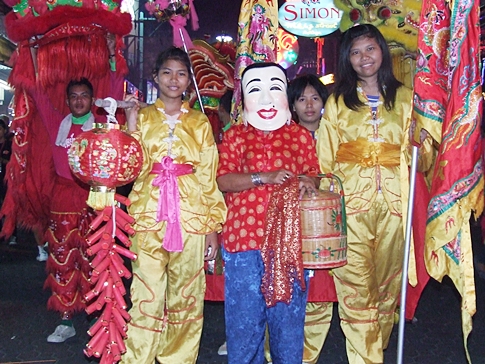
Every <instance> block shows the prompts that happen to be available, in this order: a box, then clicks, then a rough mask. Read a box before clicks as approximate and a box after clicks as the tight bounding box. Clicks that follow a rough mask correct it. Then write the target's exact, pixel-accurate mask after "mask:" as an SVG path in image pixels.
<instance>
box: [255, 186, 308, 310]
mask: <svg viewBox="0 0 485 364" xmlns="http://www.w3.org/2000/svg"><path fill="white" fill-rule="evenodd" d="M298 186H299V181H298V178H297V177H293V178H290V179H288V180H287V181H286V182H284V183H283V184H281V185H275V188H274V190H273V193H272V195H271V197H270V201H269V204H268V210H267V218H266V227H265V231H264V241H263V245H262V247H261V256H262V259H263V263H264V274H263V279H262V284H261V291H262V292H263V295H264V299H265V301H266V306H267V307H272V306H274V305H276V303H278V302H284V303H287V304H288V303H290V302H291V299H292V295H293V284H294V282H295V279H296V280H298V282H299V284H300V287H301V288H302V290H305V289H306V287H305V279H304V276H303V272H304V270H303V256H302V253H301V249H302V247H301V224H300V203H299V188H298Z"/></svg>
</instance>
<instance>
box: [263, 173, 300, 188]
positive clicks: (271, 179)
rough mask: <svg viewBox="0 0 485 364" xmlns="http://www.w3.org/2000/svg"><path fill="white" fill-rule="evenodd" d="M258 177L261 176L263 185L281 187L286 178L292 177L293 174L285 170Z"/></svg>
mask: <svg viewBox="0 0 485 364" xmlns="http://www.w3.org/2000/svg"><path fill="white" fill-rule="evenodd" d="M260 175H261V180H262V181H263V183H264V184H272V185H281V184H282V183H283V182H285V181H286V180H287V179H288V178H291V177H293V176H294V174H293V173H292V172H291V171H288V170H286V169H280V170H278V171H273V172H263V173H260Z"/></svg>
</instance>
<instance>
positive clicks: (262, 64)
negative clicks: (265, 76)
mask: <svg viewBox="0 0 485 364" xmlns="http://www.w3.org/2000/svg"><path fill="white" fill-rule="evenodd" d="M265 67H278V68H279V69H280V70H281V71H283V74H284V75H285V81H286V84H288V76H287V74H286V70H285V69H284V68H283V67H281V66H280V65H279V64H278V63H274V62H256V63H253V64H250V65H249V66H247V67H246V68H245V69H244V71H243V72H242V74H241V81H242V80H243V78H244V75H245V74H246V72H247V71H249V70H252V69H254V68H265ZM241 104H242V105H244V92H243V90H242V82H241Z"/></svg>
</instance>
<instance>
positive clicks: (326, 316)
mask: <svg viewBox="0 0 485 364" xmlns="http://www.w3.org/2000/svg"><path fill="white" fill-rule="evenodd" d="M332 314H333V302H308V303H307V304H306V312H305V342H304V347H303V362H304V363H308V364H315V363H316V362H317V361H318V357H319V356H320V352H321V351H322V348H323V344H324V343H325V339H326V338H327V335H328V332H329V331H330V324H331V323H332Z"/></svg>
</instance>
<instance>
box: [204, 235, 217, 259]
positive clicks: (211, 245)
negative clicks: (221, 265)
mask: <svg viewBox="0 0 485 364" xmlns="http://www.w3.org/2000/svg"><path fill="white" fill-rule="evenodd" d="M218 250H219V242H218V241H217V233H216V232H214V233H210V234H208V235H206V236H205V254H204V260H213V259H216V256H217V251H218Z"/></svg>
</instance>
